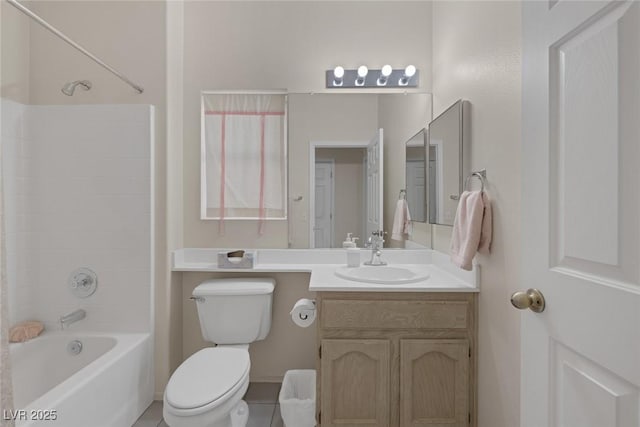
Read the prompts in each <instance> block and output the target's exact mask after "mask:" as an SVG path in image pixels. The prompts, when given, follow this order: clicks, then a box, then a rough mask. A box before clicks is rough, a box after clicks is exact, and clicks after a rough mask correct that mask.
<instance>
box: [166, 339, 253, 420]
mask: <svg viewBox="0 0 640 427" xmlns="http://www.w3.org/2000/svg"><path fill="white" fill-rule="evenodd" d="M250 367H251V362H250V359H249V352H248V351H247V350H245V349H239V348H228V347H216V348H205V349H203V350H200V351H198V352H197V353H195V354H193V355H191V356H190V357H189V358H188V359H187V360H185V361H184V362H183V363H182V364H181V365H180V366H179V367H178V369H176V371H175V372H174V373H173V375H172V376H171V378H170V379H169V383H168V384H167V388H166V389H165V396H164V397H165V403H166V404H168V406H169V407H170V408H171V411H172V412H174V413H176V414H177V413H180V414H181V415H187V413H189V414H193V415H195V414H197V413H201V412H204V411H208V410H210V409H211V408H214V407H217V406H220V405H222V404H223V403H224V402H225V401H226V400H228V399H229V398H230V397H232V396H234V395H235V394H236V392H237V391H238V389H240V388H242V386H243V385H245V383H246V382H248V379H249V368H250Z"/></svg>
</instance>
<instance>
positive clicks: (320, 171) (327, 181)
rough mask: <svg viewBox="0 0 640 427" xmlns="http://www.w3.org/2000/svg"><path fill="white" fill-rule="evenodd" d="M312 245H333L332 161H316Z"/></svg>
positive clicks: (327, 246)
mask: <svg viewBox="0 0 640 427" xmlns="http://www.w3.org/2000/svg"><path fill="white" fill-rule="evenodd" d="M315 195H316V200H315V201H316V202H315V222H314V227H313V232H314V247H316V248H331V247H333V162H330V161H329V162H327V161H321V160H319V161H317V162H316V191H315Z"/></svg>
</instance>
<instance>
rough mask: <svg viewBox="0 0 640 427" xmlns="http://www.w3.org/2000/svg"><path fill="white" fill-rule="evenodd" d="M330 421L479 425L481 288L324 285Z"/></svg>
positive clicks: (322, 408)
mask: <svg viewBox="0 0 640 427" xmlns="http://www.w3.org/2000/svg"><path fill="white" fill-rule="evenodd" d="M316 301H317V309H318V323H317V327H318V346H319V351H318V360H317V370H318V377H317V387H318V390H317V391H318V392H317V396H318V402H317V403H318V404H317V405H316V411H317V414H316V415H317V420H319V425H320V426H322V427H333V426H340V427H350V426H354V427H355V426H358V427H365V426H366V427H409V426H411V427H419V426H429V427H439V426H447V427H463V426H464V427H466V426H470V425H471V426H475V425H476V424H475V423H476V421H475V419H476V417H475V407H476V393H475V383H476V381H475V378H476V369H475V366H476V351H475V349H476V294H475V293H461V292H455V293H453V292H451V293H437V292H431V293H427V292H425V293H388V292H361V293H360V292H358V293H356V292H318V294H317V298H316Z"/></svg>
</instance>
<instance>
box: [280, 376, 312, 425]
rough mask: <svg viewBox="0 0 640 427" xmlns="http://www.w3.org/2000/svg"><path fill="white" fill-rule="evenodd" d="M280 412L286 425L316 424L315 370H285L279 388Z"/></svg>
mask: <svg viewBox="0 0 640 427" xmlns="http://www.w3.org/2000/svg"><path fill="white" fill-rule="evenodd" d="M278 400H279V401H280V413H281V414H282V420H283V421H284V425H285V426H286V427H314V426H315V425H316V371H315V370H314V369H299V370H292V371H287V372H285V374H284V379H283V380H282V388H281V389H280V396H279V397H278Z"/></svg>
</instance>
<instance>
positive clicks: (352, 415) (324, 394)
mask: <svg viewBox="0 0 640 427" xmlns="http://www.w3.org/2000/svg"><path fill="white" fill-rule="evenodd" d="M321 345H322V350H321V361H320V367H321V368H320V369H321V373H320V381H321V387H320V390H321V405H322V407H321V422H322V426H323V427H332V426H340V427H388V426H389V408H390V404H391V403H390V396H389V393H390V382H389V381H390V378H389V377H390V356H391V342H390V341H389V340H353V339H336V340H333V339H323V340H322V341H321Z"/></svg>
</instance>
